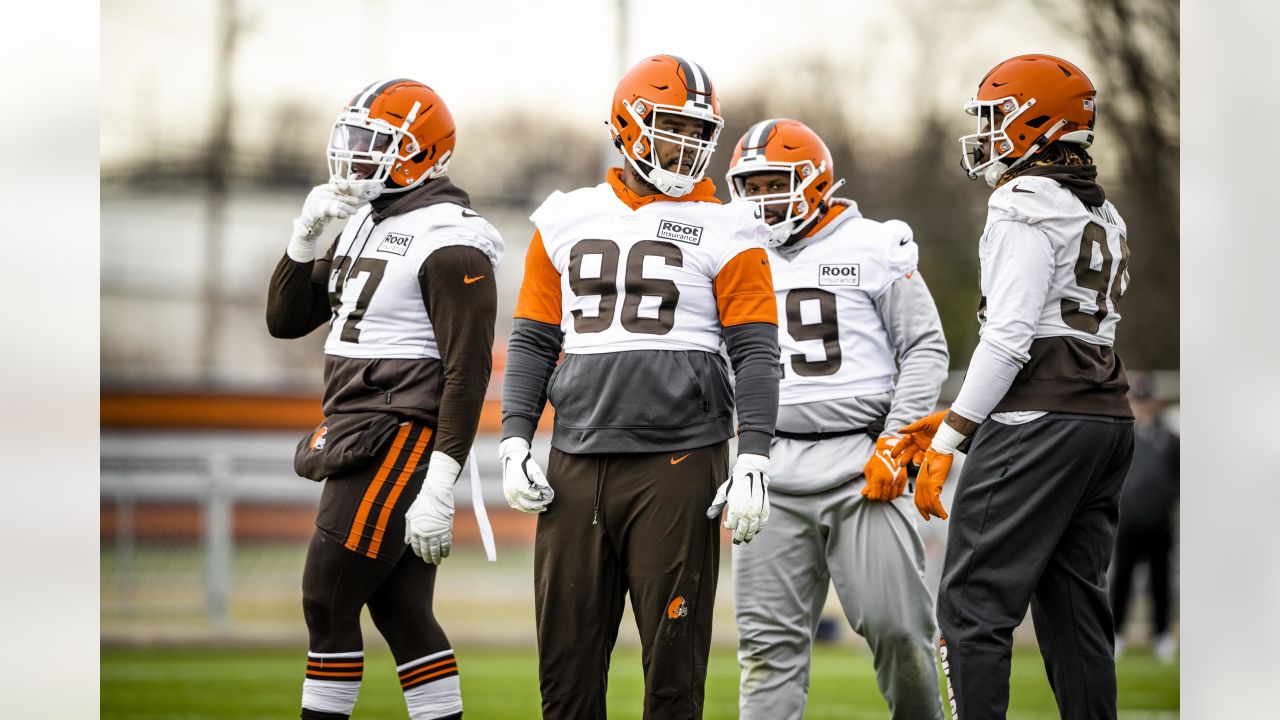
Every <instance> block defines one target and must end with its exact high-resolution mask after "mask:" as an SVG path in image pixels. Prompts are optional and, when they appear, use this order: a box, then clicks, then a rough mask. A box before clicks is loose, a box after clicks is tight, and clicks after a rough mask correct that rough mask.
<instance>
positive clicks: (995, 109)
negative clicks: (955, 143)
mask: <svg viewBox="0 0 1280 720" xmlns="http://www.w3.org/2000/svg"><path fill="white" fill-rule="evenodd" d="M1097 94H1098V93H1097V91H1096V90H1095V89H1094V87H1093V83H1092V82H1090V81H1089V78H1087V77H1085V74H1084V73H1083V72H1082V71H1081V70H1080V68H1078V67H1076V66H1075V65H1072V64H1071V63H1069V62H1067V61H1066V60H1063V59H1061V58H1056V57H1053V56H1052V55H1019V56H1018V57H1014V58H1010V59H1008V60H1005V61H1004V62H1002V63H1000V64H999V65H996V66H995V67H994V68H992V69H991V70H990V71H989V72H987V74H986V76H985V77H983V78H982V82H980V83H978V92H977V93H976V94H975V95H974V96H973V99H972V100H970V101H969V102H968V103H966V104H965V106H964V109H965V112H967V113H969V114H970V115H974V116H976V117H977V120H978V128H977V132H975V133H973V134H972V135H965V136H963V137H961V138H960V147H961V149H962V153H963V156H962V162H963V164H964V169H965V171H966V172H968V173H969V177H970V178H971V179H972V178H976V177H978V174H979V173H982V174H983V175H984V177H985V179H986V181H987V184H988V185H990V186H992V187H995V186H996V184H997V183H998V182H999V181H1000V178H1001V177H1003V176H1004V175H1005V174H1006V173H1008V172H1009V171H1010V170H1012V169H1014V168H1016V167H1018V166H1019V165H1021V164H1023V163H1025V162H1027V161H1029V160H1030V159H1031V158H1032V157H1033V156H1035V154H1036V153H1038V152H1041V151H1043V150H1044V149H1045V148H1047V147H1049V146H1050V145H1051V144H1053V143H1055V142H1065V143H1076V144H1078V145H1080V146H1081V147H1086V148H1087V147H1089V145H1091V144H1092V143H1093V123H1094V118H1095V114H1094V113H1095V111H1094V99H1095V98H1096V97H1097ZM1005 160H1013V162H1012V163H1006V162H1005Z"/></svg>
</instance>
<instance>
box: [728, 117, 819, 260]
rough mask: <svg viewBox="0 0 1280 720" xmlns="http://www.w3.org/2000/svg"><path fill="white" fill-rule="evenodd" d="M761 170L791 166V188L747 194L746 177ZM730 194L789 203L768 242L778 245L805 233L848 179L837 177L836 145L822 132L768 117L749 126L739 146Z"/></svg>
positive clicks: (766, 202)
mask: <svg viewBox="0 0 1280 720" xmlns="http://www.w3.org/2000/svg"><path fill="white" fill-rule="evenodd" d="M760 172H785V173H787V174H788V176H789V177H790V178H791V187H790V189H789V190H788V191H787V192H785V193H783V192H779V193H771V194H767V195H753V196H748V195H747V194H746V184H745V181H746V177H747V176H748V175H752V174H755V173H760ZM724 177H725V181H726V182H728V184H729V195H730V196H732V197H733V199H734V200H749V201H751V202H753V203H756V204H758V205H760V207H761V209H762V210H763V209H764V206H766V205H775V204H781V203H784V202H785V203H787V214H786V215H785V216H784V217H783V218H782V220H780V221H779V222H777V223H776V224H774V225H773V226H771V228H770V230H771V234H770V237H769V240H768V241H767V242H766V244H767V245H768V246H770V247H776V246H778V245H782V244H784V243H786V242H787V240H789V239H790V238H791V237H792V236H794V235H800V234H803V233H804V232H805V231H806V230H808V229H809V226H810V225H812V224H813V221H814V220H816V219H817V218H818V217H819V215H820V214H821V211H822V209H823V208H824V207H826V203H827V201H828V200H830V199H831V196H832V195H833V194H835V191H836V190H837V189H838V188H839V187H840V186H841V185H844V180H839V181H836V180H835V170H834V168H833V167H832V162H831V151H830V150H828V149H827V144H826V143H824V142H822V138H820V137H818V134H817V133H815V132H814V131H812V130H810V129H809V127H808V126H807V125H805V124H804V123H802V122H799V121H796V120H787V119H785V118H777V119H773V120H763V121H761V122H758V123H756V124H755V125H752V126H751V127H750V128H748V129H747V132H746V134H745V135H743V136H742V139H741V140H739V141H738V144H737V145H736V146H735V147H734V149H733V158H732V159H731V160H730V161H729V172H727V173H725V176H724Z"/></svg>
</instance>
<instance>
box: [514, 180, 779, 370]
mask: <svg viewBox="0 0 1280 720" xmlns="http://www.w3.org/2000/svg"><path fill="white" fill-rule="evenodd" d="M530 219H531V220H533V222H534V224H535V225H536V226H537V228H538V233H539V235H540V236H541V239H542V245H543V247H544V248H545V250H546V254H547V258H548V259H549V260H550V262H551V265H552V266H554V268H555V270H556V271H557V272H558V273H559V275H560V277H559V283H560V297H561V298H563V301H562V305H561V307H560V328H561V330H562V331H563V332H564V351H565V352H566V353H570V354H598V353H614V352H624V351H629V350H678V351H703V352H711V353H714V352H717V351H718V349H719V347H720V330H721V326H722V320H723V321H724V324H725V325H731V324H734V323H733V321H732V320H731V319H729V318H726V317H723V316H722V313H721V310H722V309H723V307H724V306H725V303H726V302H727V297H728V296H729V295H731V294H732V292H733V289H732V288H731V287H730V288H726V287H725V286H724V284H725V283H726V282H728V280H727V278H725V277H720V275H721V270H722V269H724V268H725V266H726V265H729V263H730V261H732V260H733V259H734V258H736V257H737V256H739V255H740V254H742V253H744V252H746V251H748V250H750V249H752V248H762V247H763V240H764V238H765V237H767V236H768V232H769V231H768V226H766V225H765V224H764V223H763V222H762V221H761V220H760V219H759V218H758V217H757V216H756V214H755V207H754V206H753V205H751V204H749V203H732V204H729V205H720V204H718V203H717V202H649V203H647V204H645V205H642V206H640V207H638V208H636V209H634V210H633V209H631V208H630V207H628V206H627V205H626V204H624V203H623V202H622V201H621V200H620V199H619V198H618V196H617V194H615V192H614V190H613V189H612V188H611V187H610V186H609V185H608V184H601V185H598V186H595V187H590V188H582V189H580V190H575V191H573V192H570V193H561V192H555V193H553V194H552V195H551V196H550V197H548V198H547V200H546V201H545V202H544V203H543V204H542V205H541V206H540V207H539V208H538V209H537V210H536V211H535V212H534V213H533V215H532V216H530ZM763 258H764V255H763V254H761V255H760V260H761V262H764V259H763ZM766 276H767V272H766ZM762 301H763V300H762ZM772 314H773V313H772V309H770V311H769V312H767V313H765V314H764V316H765V317H767V318H768V320H770V321H771V320H772Z"/></svg>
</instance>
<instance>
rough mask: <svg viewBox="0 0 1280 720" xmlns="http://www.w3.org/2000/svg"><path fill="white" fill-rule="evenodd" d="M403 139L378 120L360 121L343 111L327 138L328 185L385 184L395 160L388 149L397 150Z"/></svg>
mask: <svg viewBox="0 0 1280 720" xmlns="http://www.w3.org/2000/svg"><path fill="white" fill-rule="evenodd" d="M405 135H406V133H405V132H404V131H403V130H401V129H397V128H394V127H391V125H389V124H388V123H386V122H383V121H381V120H369V119H368V118H367V117H366V118H363V119H361V118H360V117H358V116H355V114H354V113H350V112H346V111H344V112H343V113H342V115H339V116H338V119H337V121H336V122H335V123H334V124H333V132H332V134H330V136H329V148H328V152H327V156H328V160H329V179H330V181H334V180H348V181H367V182H377V183H379V184H381V183H384V182H386V181H387V179H388V178H389V177H391V166H392V164H393V163H394V162H395V161H396V159H397V156H396V154H395V153H394V152H392V151H391V149H392V148H394V147H399V146H400V141H401V140H403V139H404V137H405ZM411 142H412V141H411Z"/></svg>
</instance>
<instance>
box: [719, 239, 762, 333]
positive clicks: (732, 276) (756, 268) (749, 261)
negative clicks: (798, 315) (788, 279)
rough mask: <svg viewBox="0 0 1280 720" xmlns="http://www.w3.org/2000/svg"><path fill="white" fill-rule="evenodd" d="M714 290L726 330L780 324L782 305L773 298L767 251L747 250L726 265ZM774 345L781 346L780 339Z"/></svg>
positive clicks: (759, 249) (721, 323)
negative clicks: (760, 324) (778, 344)
mask: <svg viewBox="0 0 1280 720" xmlns="http://www.w3.org/2000/svg"><path fill="white" fill-rule="evenodd" d="M711 290H712V292H713V293H714V294H715V296H716V309H717V310H718V311H719V313H720V325H721V326H722V327H725V328H730V327H733V326H734V325H744V324H746V323H769V324H771V325H775V326H776V325H777V324H778V304H777V302H776V301H775V300H774V298H773V276H772V275H771V274H770V271H769V255H768V254H767V253H765V251H764V249H763V248H750V249H748V250H744V251H742V252H740V253H738V254H737V255H735V256H734V257H733V259H731V260H730V261H729V262H727V263H725V264H724V267H722V268H720V271H719V272H717V273H716V277H715V280H713V281H712V283H711ZM774 344H775V345H776V344H777V343H776V338H775V343H774Z"/></svg>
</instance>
